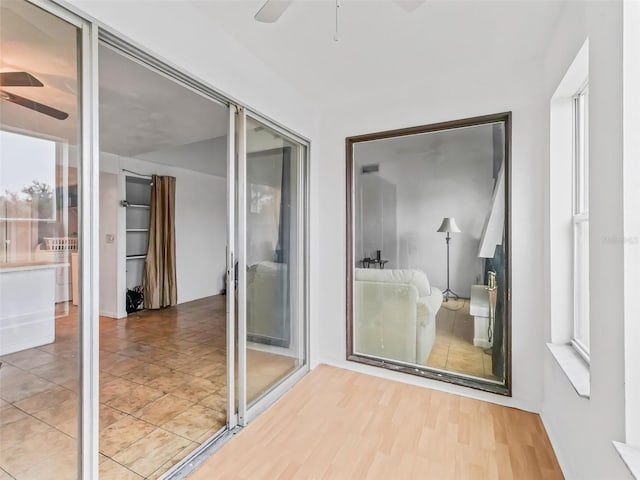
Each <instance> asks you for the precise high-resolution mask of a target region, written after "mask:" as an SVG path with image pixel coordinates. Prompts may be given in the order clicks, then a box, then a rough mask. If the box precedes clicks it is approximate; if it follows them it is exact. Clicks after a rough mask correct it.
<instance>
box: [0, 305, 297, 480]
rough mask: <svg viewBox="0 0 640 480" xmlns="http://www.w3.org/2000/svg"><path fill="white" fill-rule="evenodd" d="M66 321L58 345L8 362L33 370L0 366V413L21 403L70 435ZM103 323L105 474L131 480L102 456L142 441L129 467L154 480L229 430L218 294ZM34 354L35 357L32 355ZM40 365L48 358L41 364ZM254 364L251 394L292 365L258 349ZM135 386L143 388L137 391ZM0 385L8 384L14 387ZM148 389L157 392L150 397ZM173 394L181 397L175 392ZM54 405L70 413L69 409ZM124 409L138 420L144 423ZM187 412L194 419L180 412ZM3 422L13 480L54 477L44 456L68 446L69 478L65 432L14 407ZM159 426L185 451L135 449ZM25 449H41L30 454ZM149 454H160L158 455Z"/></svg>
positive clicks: (73, 364)
mask: <svg viewBox="0 0 640 480" xmlns="http://www.w3.org/2000/svg"><path fill="white" fill-rule="evenodd" d="M69 314H70V315H71V316H72V317H73V318H72V319H71V320H64V319H62V320H61V319H58V321H57V322H56V339H57V340H56V342H55V343H53V344H50V345H45V346H43V347H38V348H37V349H32V350H30V351H26V352H21V353H20V354H19V355H15V356H14V357H13V361H15V362H16V364H18V365H21V366H22V367H25V368H26V367H29V368H31V370H29V371H27V370H25V369H23V368H18V367H17V366H15V365H13V364H10V363H8V362H6V361H5V362H4V363H3V364H2V366H1V368H0V407H3V406H4V407H6V406H10V404H9V402H14V401H15V402H18V405H19V406H20V407H22V408H24V409H26V410H28V411H29V412H30V413H33V414H34V415H40V416H41V417H44V418H45V419H46V421H48V422H52V423H54V424H56V425H57V426H58V427H59V428H61V429H62V430H64V431H65V432H67V433H69V434H70V435H71V434H73V435H75V422H76V421H77V420H76V419H75V414H74V415H73V417H74V418H73V419H72V418H70V417H67V416H66V415H67V414H68V413H74V410H75V404H72V403H73V402H71V400H72V399H75V400H77V398H78V397H77V388H78V379H77V373H78V372H77V333H76V327H77V309H76V308H75V307H70V308H69ZM100 325H101V332H100V350H101V351H100V368H101V371H100V402H101V405H100V427H101V435H100V447H101V451H102V452H103V453H104V454H106V455H101V458H100V462H101V465H102V464H105V463H106V465H102V470H103V472H105V471H106V472H111V471H114V472H116V473H114V474H109V475H114V476H115V477H114V478H129V475H130V474H131V475H132V474H133V473H131V471H130V470H124V468H125V467H123V466H119V465H118V463H117V462H112V459H110V458H108V456H109V455H111V456H113V455H116V454H118V452H119V451H121V450H122V451H123V452H122V455H123V456H124V455H125V454H124V450H126V449H127V447H129V446H130V445H132V444H134V443H138V442H140V443H139V444H138V446H137V448H139V449H141V451H145V452H147V453H145V456H144V459H142V457H140V458H138V459H135V458H133V456H135V455H134V453H135V450H132V451H131V452H132V453H130V454H129V455H131V456H132V458H131V460H130V461H131V463H132V465H133V464H134V463H135V464H136V465H137V466H138V467H137V468H139V469H141V471H142V470H143V471H144V472H149V474H148V476H149V477H150V478H157V477H158V476H160V475H161V474H162V473H164V472H165V471H167V470H168V469H169V468H171V467H172V466H173V465H175V464H176V463H177V462H179V461H180V460H181V459H182V458H184V456H185V455H187V454H188V453H189V452H191V451H192V450H193V449H194V448H197V446H198V445H199V442H201V441H203V440H206V439H207V438H209V437H211V436H212V435H213V434H214V433H216V432H217V431H218V430H219V428H220V427H222V426H223V425H224V424H225V423H226V415H225V413H224V410H225V409H226V367H225V362H226V353H225V352H226V347H225V343H226V337H225V302H224V297H211V298H208V299H204V300H201V301H195V302H190V303H188V304H183V305H180V306H179V307H175V308H169V309H165V310H161V311H149V312H144V313H141V314H136V315H131V316H130V317H129V318H127V319H126V320H117V321H116V320H111V319H105V318H104V317H101V319H100ZM27 352H29V353H27ZM31 352H34V353H35V356H31ZM185 352H186V353H185ZM45 358H46V359H48V361H47V362H44V363H43V360H44V359H45ZM2 361H3V360H2V359H0V362H2ZM251 362H252V363H250V366H251V372H252V374H251V383H252V385H255V386H258V387H259V386H261V385H262V386H265V385H270V384H271V383H272V382H273V381H274V380H275V379H276V378H277V377H278V375H282V374H283V372H286V371H288V369H290V368H291V365H293V363H292V362H291V361H290V359H286V358H281V357H277V356H273V355H269V354H265V353H264V352H259V353H257V354H252V356H251ZM171 368H173V369H174V370H173V371H171V370H170V369H171ZM35 373H38V375H34V374H35ZM43 377H46V378H43ZM122 377H126V378H122ZM132 380H133V381H132ZM142 383H144V385H145V387H146V388H139V387H141V385H142ZM5 387H11V390H10V391H9V390H7V389H5ZM61 387H64V388H66V389H67V390H64V388H61ZM147 388H149V389H150V390H147ZM136 389H138V390H136ZM153 390H155V391H157V392H158V393H157V394H156V393H151V391H153ZM177 391H181V393H179V394H176V393H173V392H177ZM5 392H10V393H8V394H7V395H6V396H7V397H9V398H5ZM178 395H181V396H178ZM147 400H149V401H148V402H147ZM191 400H199V401H200V404H199V405H194V404H193V403H192V402H191ZM65 402H67V403H65ZM61 405H64V406H66V407H69V409H68V412H67V411H65V409H64V408H62V407H61ZM114 406H115V407H117V408H114ZM121 409H124V410H127V411H131V413H132V415H135V416H138V415H139V416H141V417H142V418H144V421H143V420H141V419H138V418H135V417H134V416H132V415H129V414H127V413H125V412H123V411H121ZM188 411H191V413H190V415H191V416H192V417H193V418H188V416H186V415H185V414H186V413H187V412H188ZM2 419H4V421H5V422H9V424H10V425H11V429H4V428H3V429H2V430H1V431H0V442H2V446H3V447H4V442H5V441H12V442H14V443H15V444H16V445H17V447H13V448H12V449H11V450H10V452H8V453H6V452H5V451H2V452H0V466H3V465H4V463H3V461H4V460H7V455H9V456H10V458H9V459H8V460H10V461H11V462H14V463H15V462H16V461H17V462H18V466H19V467H20V468H21V470H20V469H18V470H17V471H18V472H19V473H20V472H22V473H21V475H22V476H21V477H17V478H18V480H31V477H29V476H25V473H24V472H28V474H29V475H32V476H34V477H33V478H36V479H37V477H36V475H40V474H44V473H42V472H43V471H45V470H46V469H49V471H47V472H46V475H47V476H46V477H44V478H47V480H50V479H51V478H52V477H51V471H56V472H57V470H55V469H54V470H51V469H53V468H55V465H54V458H53V457H49V454H51V453H52V452H58V451H59V452H62V456H64V455H66V454H65V453H64V449H65V448H71V447H72V448H73V451H72V452H71V453H72V455H71V456H72V457H73V461H70V465H71V466H72V467H73V471H70V472H69V474H70V475H75V453H76V452H75V448H76V441H75V440H74V439H72V438H71V436H70V435H66V434H64V433H63V432H61V431H59V430H58V429H57V428H54V427H52V426H50V425H48V424H47V423H45V422H43V421H42V420H40V419H38V418H35V417H32V416H30V415H28V414H26V413H24V412H21V410H20V409H18V408H15V407H13V406H11V409H7V410H4V411H0V421H2ZM71 422H73V423H71ZM163 424H167V425H169V426H171V428H173V429H174V430H175V431H172V432H168V435H170V438H172V439H174V440H173V442H172V441H169V442H168V443H169V445H183V446H182V448H181V449H177V450H178V451H177V453H175V454H173V455H172V456H169V453H168V452H165V450H163V449H162V448H159V449H158V448H153V449H149V450H145V448H147V447H145V445H146V444H145V442H141V439H143V438H144V437H146V436H148V435H149V434H151V433H152V432H153V431H154V430H156V429H158V427H159V426H160V425H163ZM14 427H15V428H14ZM157 435H159V434H157ZM177 437H181V438H180V440H179V441H178V440H175V439H176V438H177ZM185 437H189V438H188V439H185ZM24 438H30V439H33V442H29V443H26V442H24V441H22V440H19V439H24ZM152 438H153V437H152ZM68 442H71V443H68ZM184 442H186V443H184ZM32 445H33V446H35V447H36V448H37V449H38V451H34V449H33V448H31V446H32ZM65 445H67V446H65ZM69 445H71V447H69ZM25 446H28V447H30V448H24V447H25ZM167 449H169V450H170V448H169V447H167ZM0 450H3V448H0ZM156 451H158V452H160V455H159V456H158V457H156V456H155V453H156ZM2 455H5V456H4V457H2ZM11 462H10V463H9V464H11ZM109 462H112V463H109ZM14 466H15V465H14ZM65 469H66V467H63V469H62V473H61V474H60V475H56V477H55V480H58V478H61V479H63V480H64V479H65V478H66V477H65V475H67V473H65ZM118 472H119V475H120V476H118ZM8 473H11V472H10V471H8ZM145 474H146V473H145ZM105 475H107V474H105ZM125 475H127V476H125ZM130 478H138V477H135V476H134V477H130ZM0 480H1V477H0ZM38 480H39V479H38Z"/></svg>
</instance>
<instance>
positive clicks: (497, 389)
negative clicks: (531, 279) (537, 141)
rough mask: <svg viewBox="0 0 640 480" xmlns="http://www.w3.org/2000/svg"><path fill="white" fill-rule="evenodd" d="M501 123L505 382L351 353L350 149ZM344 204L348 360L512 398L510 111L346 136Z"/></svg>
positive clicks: (351, 165)
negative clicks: (503, 202) (503, 215)
mask: <svg viewBox="0 0 640 480" xmlns="http://www.w3.org/2000/svg"><path fill="white" fill-rule="evenodd" d="M497 122H504V129H505V130H504V132H505V137H504V140H505V145H504V147H505V157H504V168H505V172H504V173H505V177H504V179H505V227H504V228H505V230H504V235H505V250H506V255H505V279H506V310H505V315H506V318H505V325H504V338H503V342H504V346H505V358H504V369H505V371H504V382H503V383H502V384H501V383H496V382H491V381H489V380H484V379H482V378H479V377H470V376H467V375H462V374H457V373H454V372H449V371H444V370H439V369H434V368H430V367H427V366H424V367H420V368H418V367H417V366H416V367H409V366H407V365H406V364H402V363H400V362H398V363H395V362H393V361H390V360H383V359H376V358H374V357H370V356H367V355H362V354H358V353H355V352H354V348H353V277H354V258H353V220H354V219H353V205H352V194H353V180H354V179H353V166H354V158H353V147H354V145H355V144H356V143H359V142H369V141H372V140H381V139H389V138H396V137H402V136H408V135H415V134H420V133H428V132H437V131H444V130H449V129H454V128H462V127H473V126H478V125H484V124H491V123H497ZM346 194H347V198H346V204H347V212H346V213H347V264H346V268H347V272H346V273H347V275H346V277H347V285H346V287H347V312H346V313H347V315H346V317H347V360H349V361H353V362H358V363H362V364H365V365H370V366H374V367H380V368H386V369H388V370H392V371H396V372H402V373H408V374H410V375H416V376H419V377H424V378H429V379H434V380H442V381H444V382H448V383H452V384H456V385H461V386H465V387H471V388H475V389H478V390H483V391H487V392H491V393H496V394H500V395H505V396H511V208H510V207H511V112H503V113H497V114H492V115H484V116H480V117H472V118H465V119H461V120H453V121H448V122H441V123H434V124H430V125H423V126H418V127H409V128H402V129H397V130H388V131H384V132H377V133H370V134H364V135H357V136H353V137H348V138H347V139H346Z"/></svg>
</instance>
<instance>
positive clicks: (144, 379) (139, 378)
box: [122, 357, 171, 385]
mask: <svg viewBox="0 0 640 480" xmlns="http://www.w3.org/2000/svg"><path fill="white" fill-rule="evenodd" d="M138 358H139V359H140V360H142V357H138ZM169 373H171V370H169V369H168V368H166V367H161V366H159V365H153V364H150V363H146V364H144V366H142V367H140V368H136V369H133V370H130V371H128V372H125V373H124V374H123V375H122V378H126V379H127V380H131V381H132V382H135V383H139V384H141V385H145V384H148V383H150V382H152V381H153V380H155V379H156V378H158V377H163V376H165V375H167V374H169Z"/></svg>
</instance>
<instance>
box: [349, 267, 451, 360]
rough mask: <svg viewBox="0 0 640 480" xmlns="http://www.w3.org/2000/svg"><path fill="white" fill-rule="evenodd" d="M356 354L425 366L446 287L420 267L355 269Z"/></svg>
mask: <svg viewBox="0 0 640 480" xmlns="http://www.w3.org/2000/svg"><path fill="white" fill-rule="evenodd" d="M353 299H354V320H355V321H354V340H355V344H354V348H355V352H356V353H360V354H364V355H372V356H375V357H381V358H386V359H389V360H398V361H401V362H406V363H412V364H418V365H424V364H426V362H427V358H428V357H429V353H430V352H431V348H432V347H433V342H434V341H435V337H436V314H437V313H438V310H439V309H440V305H441V304H442V292H441V291H440V290H439V289H438V288H435V287H431V285H429V280H428V278H427V275H426V274H425V273H424V272H422V271H420V270H378V269H366V268H356V269H355V282H354V295H353Z"/></svg>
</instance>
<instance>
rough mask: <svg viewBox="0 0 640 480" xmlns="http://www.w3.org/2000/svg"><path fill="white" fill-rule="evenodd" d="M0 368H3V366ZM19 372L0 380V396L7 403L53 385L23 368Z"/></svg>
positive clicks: (42, 390)
mask: <svg viewBox="0 0 640 480" xmlns="http://www.w3.org/2000/svg"><path fill="white" fill-rule="evenodd" d="M0 370H4V367H3V368H1V369H0ZM20 372H21V373H17V374H15V375H12V376H8V378H6V379H2V380H0V398H2V399H3V400H5V401H7V402H9V403H13V402H17V401H19V400H22V399H24V398H28V397H30V396H32V395H36V394H38V393H41V392H44V391H45V390H48V389H50V388H53V387H54V386H55V385H54V384H53V383H51V382H49V381H47V380H45V379H43V378H40V377H38V376H36V375H34V374H32V373H29V372H26V371H24V370H21V371H20Z"/></svg>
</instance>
